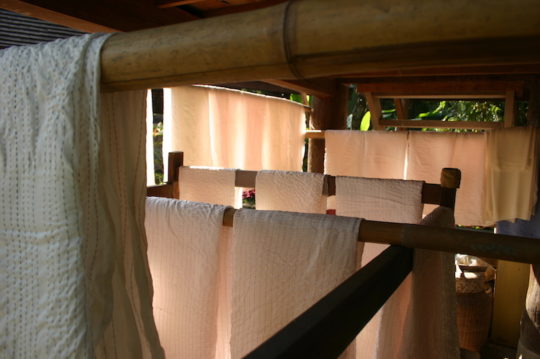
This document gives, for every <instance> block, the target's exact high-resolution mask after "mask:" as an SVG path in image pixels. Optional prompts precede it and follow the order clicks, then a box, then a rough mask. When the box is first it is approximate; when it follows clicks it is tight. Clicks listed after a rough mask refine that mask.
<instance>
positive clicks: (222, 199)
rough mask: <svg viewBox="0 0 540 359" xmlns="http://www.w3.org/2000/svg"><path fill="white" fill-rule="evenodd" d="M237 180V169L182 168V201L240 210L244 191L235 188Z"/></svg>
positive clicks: (180, 177)
mask: <svg viewBox="0 0 540 359" xmlns="http://www.w3.org/2000/svg"><path fill="white" fill-rule="evenodd" d="M235 180H236V170H235V169H230V168H203V167H186V166H183V167H180V173H179V175H178V186H179V194H180V199H183V200H186V201H195V202H205V203H212V204H221V205H224V206H232V207H235V208H240V207H242V191H241V190H239V189H237V188H235V187H234V183H235Z"/></svg>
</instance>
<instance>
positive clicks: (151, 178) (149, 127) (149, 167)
mask: <svg viewBox="0 0 540 359" xmlns="http://www.w3.org/2000/svg"><path fill="white" fill-rule="evenodd" d="M154 171H155V168H154V111H153V108H152V90H148V92H147V96H146V185H147V186H153V185H155V184H156V178H155V175H154Z"/></svg>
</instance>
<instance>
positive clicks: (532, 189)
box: [458, 127, 537, 224]
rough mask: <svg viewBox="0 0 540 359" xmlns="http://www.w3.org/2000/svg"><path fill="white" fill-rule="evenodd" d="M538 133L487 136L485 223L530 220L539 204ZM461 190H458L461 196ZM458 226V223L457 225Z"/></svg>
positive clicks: (529, 130)
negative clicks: (537, 200)
mask: <svg viewBox="0 0 540 359" xmlns="http://www.w3.org/2000/svg"><path fill="white" fill-rule="evenodd" d="M536 136H537V130H536V129H533V128H528V127H516V128H505V129H501V130H493V131H491V132H489V133H488V135H487V159H486V179H485V187H486V188H485V191H486V194H487V196H486V198H485V217H486V218H485V220H486V221H485V222H486V224H494V223H495V222H497V221H503V220H509V221H514V220H515V219H517V218H520V219H524V220H529V219H530V217H531V215H532V213H533V208H534V205H535V203H536V185H537V181H536V177H537V156H536V151H537V143H536V141H537V139H536ZM460 192H461V189H460V190H459V191H458V196H459V194H460ZM458 223H459V222H458Z"/></svg>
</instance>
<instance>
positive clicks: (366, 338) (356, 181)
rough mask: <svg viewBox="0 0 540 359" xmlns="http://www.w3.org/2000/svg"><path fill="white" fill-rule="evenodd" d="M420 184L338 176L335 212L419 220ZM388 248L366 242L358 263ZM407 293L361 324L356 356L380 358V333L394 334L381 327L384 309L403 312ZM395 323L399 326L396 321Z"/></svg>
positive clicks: (370, 358) (368, 216)
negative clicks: (364, 323) (365, 323)
mask: <svg viewBox="0 0 540 359" xmlns="http://www.w3.org/2000/svg"><path fill="white" fill-rule="evenodd" d="M422 186H423V182H420V181H404V180H395V179H374V178H358V177H339V176H338V177H336V214H337V215H339V216H348V217H359V218H364V219H368V220H374V221H386V222H399V223H419V222H420V220H421V218H422V208H423V205H422ZM387 247H388V246H387V245H385V244H377V243H366V244H365V245H364V251H363V254H362V256H360V258H361V262H360V263H358V266H360V264H361V265H362V266H364V265H366V264H367V263H369V262H370V261H371V260H372V259H373V258H375V257H376V256H377V255H379V254H380V253H381V252H382V251H383V250H384V249H386V248H387ZM407 286H410V281H408V282H407V281H406V282H405V283H403V285H402V287H405V288H406V287H407ZM409 293H410V291H409V290H408V289H403V290H402V291H401V292H399V291H398V292H396V293H395V294H394V296H393V297H394V298H395V299H391V301H390V303H392V304H390V305H387V304H385V306H383V308H382V309H381V310H379V312H378V313H377V314H375V316H374V317H373V318H372V319H371V320H370V321H369V323H368V324H367V325H366V326H365V327H364V329H363V330H362V331H361V332H360V334H359V335H358V337H357V343H356V345H357V346H356V348H357V350H356V357H357V358H365V359H379V356H378V350H379V340H380V337H381V335H393V334H394V332H392V331H388V333H386V332H384V329H383V328H382V326H381V321H382V319H383V313H384V311H385V308H388V309H387V310H389V311H390V312H392V313H395V314H396V315H397V314H399V313H402V312H403V310H404V309H403V308H406V306H407V305H408V302H409V301H410V297H409V295H408V294H409ZM396 320H401V317H400V316H396ZM396 325H400V324H399V322H398V323H396ZM401 327H403V325H401ZM381 358H382V357H381Z"/></svg>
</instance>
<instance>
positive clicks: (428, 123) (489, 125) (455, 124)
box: [379, 120, 503, 130]
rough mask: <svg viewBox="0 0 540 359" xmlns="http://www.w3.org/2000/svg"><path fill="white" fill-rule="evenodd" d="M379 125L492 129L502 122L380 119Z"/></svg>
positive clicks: (501, 125) (499, 126)
mask: <svg viewBox="0 0 540 359" xmlns="http://www.w3.org/2000/svg"><path fill="white" fill-rule="evenodd" d="M379 124H380V126H381V127H385V126H387V127H408V128H465V129H476V130H482V129H494V128H502V127H503V123H502V122H475V121H437V120H406V121H399V120H381V121H379Z"/></svg>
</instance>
